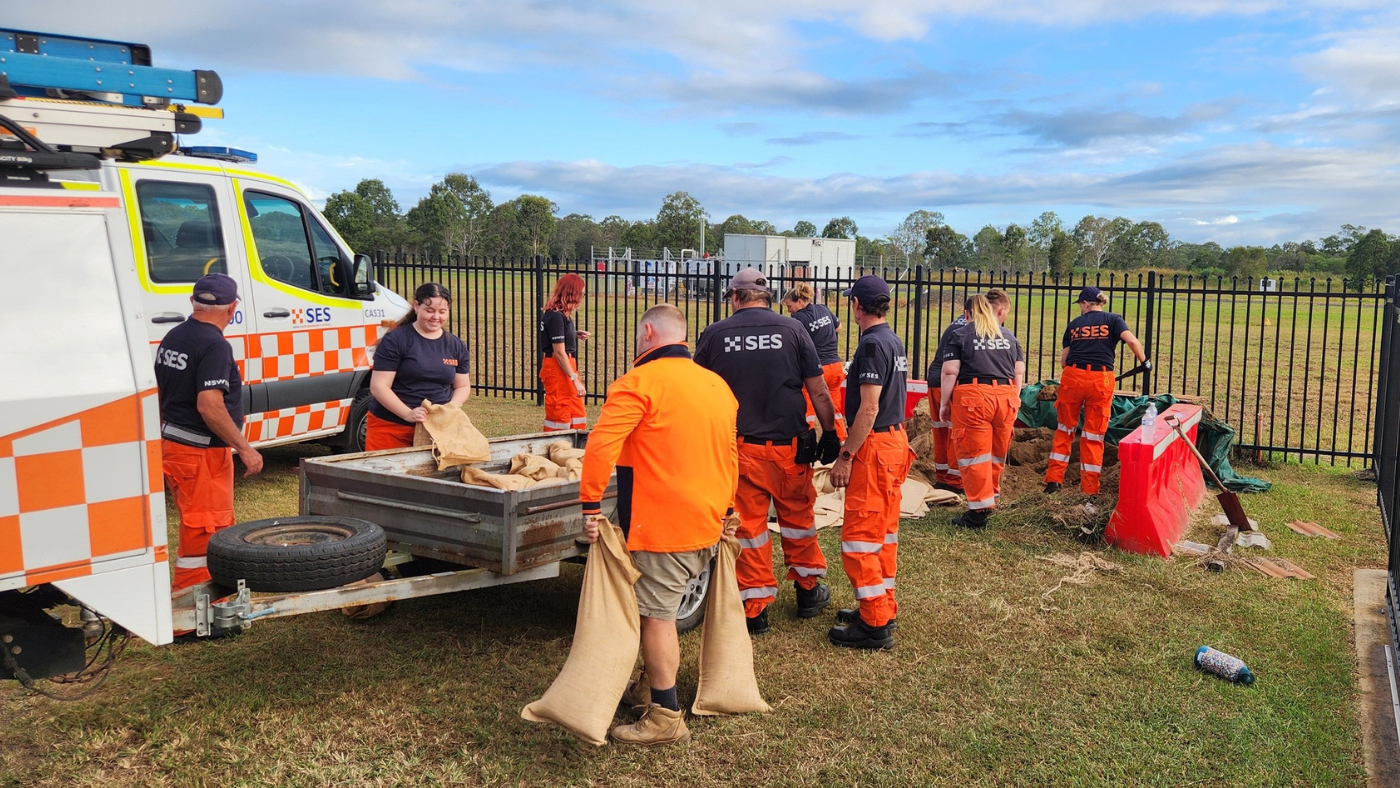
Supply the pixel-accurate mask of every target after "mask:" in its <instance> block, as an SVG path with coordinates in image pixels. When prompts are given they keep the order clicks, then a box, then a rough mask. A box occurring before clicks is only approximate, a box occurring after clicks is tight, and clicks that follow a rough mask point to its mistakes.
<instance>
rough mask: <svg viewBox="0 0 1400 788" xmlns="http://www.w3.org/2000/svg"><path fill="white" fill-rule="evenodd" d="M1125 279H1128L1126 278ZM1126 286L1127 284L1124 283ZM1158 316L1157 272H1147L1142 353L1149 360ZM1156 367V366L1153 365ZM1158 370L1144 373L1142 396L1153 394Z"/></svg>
mask: <svg viewBox="0 0 1400 788" xmlns="http://www.w3.org/2000/svg"><path fill="white" fill-rule="evenodd" d="M1124 278H1125V279H1126V278H1127V277H1124ZM1124 284H1126V282H1125V283H1124ZM1156 316H1157V272H1156V271H1148V272H1147V308H1146V309H1145V310H1144V311H1143V316H1142V351H1143V354H1144V355H1146V356H1147V358H1149V359H1150V358H1152V336H1153V333H1154V332H1155V330H1156V329H1155V327H1154V325H1153V324H1154V322H1155V318H1156ZM1153 366H1154V367H1155V366H1156V365H1155V364H1154V365H1153ZM1156 372H1157V370H1156V369H1150V370H1148V371H1146V372H1144V373H1142V394H1143V396H1150V395H1151V394H1152V383H1153V378H1154V377H1155V376H1156V374H1155V373H1156Z"/></svg>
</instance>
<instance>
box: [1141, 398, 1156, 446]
mask: <svg viewBox="0 0 1400 788" xmlns="http://www.w3.org/2000/svg"><path fill="white" fill-rule="evenodd" d="M1142 437H1143V438H1145V439H1147V440H1149V441H1151V440H1155V439H1156V437H1157V403H1155V402H1149V403H1147V413H1146V414H1145V415H1144V416H1143V417H1142Z"/></svg>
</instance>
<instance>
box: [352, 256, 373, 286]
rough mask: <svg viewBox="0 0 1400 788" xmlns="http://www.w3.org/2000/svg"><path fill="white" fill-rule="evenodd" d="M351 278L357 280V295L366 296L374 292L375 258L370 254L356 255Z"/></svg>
mask: <svg viewBox="0 0 1400 788" xmlns="http://www.w3.org/2000/svg"><path fill="white" fill-rule="evenodd" d="M351 279H352V280H353V281H354V282H355V295H358V296H365V295H369V294H370V293H373V292H374V260H373V259H372V258H371V257H370V256H369V255H367V254H357V255H355V263H354V265H353V266H352V276H351Z"/></svg>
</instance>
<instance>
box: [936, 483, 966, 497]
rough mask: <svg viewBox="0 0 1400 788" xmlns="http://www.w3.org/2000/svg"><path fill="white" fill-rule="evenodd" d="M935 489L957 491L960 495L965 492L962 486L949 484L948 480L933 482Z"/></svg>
mask: <svg viewBox="0 0 1400 788" xmlns="http://www.w3.org/2000/svg"><path fill="white" fill-rule="evenodd" d="M933 489H935V490H946V491H947V492H950V493H957V494H958V495H962V494H963V488H961V487H954V486H953V485H951V484H949V483H947V482H934V484H933Z"/></svg>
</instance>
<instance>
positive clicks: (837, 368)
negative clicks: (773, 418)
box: [802, 361, 846, 443]
mask: <svg viewBox="0 0 1400 788" xmlns="http://www.w3.org/2000/svg"><path fill="white" fill-rule="evenodd" d="M822 379H823V380H825V381H826V390H827V391H829V392H831V404H832V407H834V408H835V409H836V437H838V438H840V439H841V442H842V443H844V442H845V441H846V414H845V413H842V412H841V406H840V405H837V404H836V403H837V402H838V401H839V400H837V397H838V396H839V395H840V392H841V382H842V381H844V380H845V379H846V362H844V361H833V362H831V363H830V364H827V365H825V366H823V367H822ZM802 398H803V399H805V400H806V401H807V424H808V425H810V426H812V427H816V426H817V412H816V410H814V409H813V408H812V398H811V397H810V396H808V395H807V389H806V388H805V387H804V388H803V389H802Z"/></svg>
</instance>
